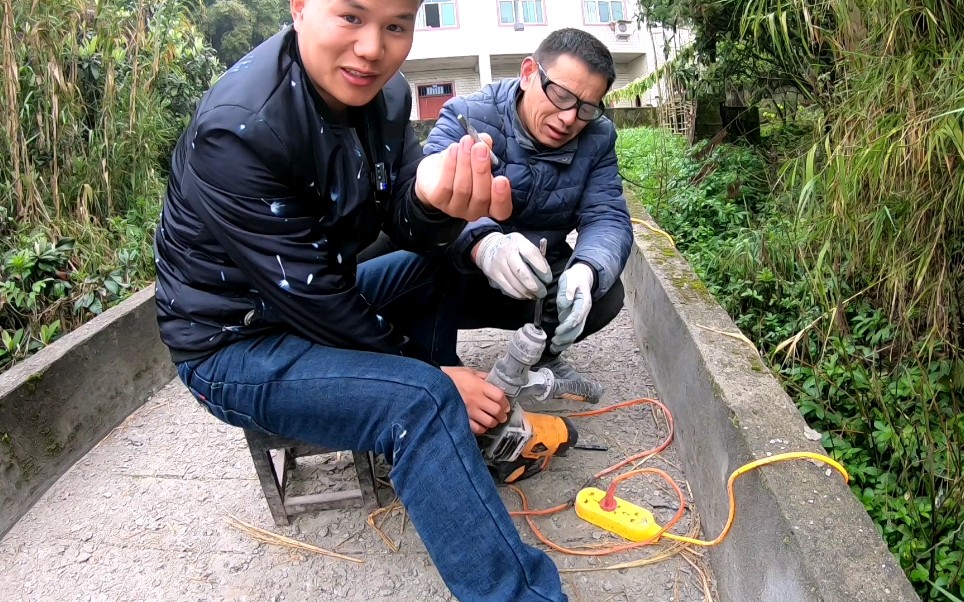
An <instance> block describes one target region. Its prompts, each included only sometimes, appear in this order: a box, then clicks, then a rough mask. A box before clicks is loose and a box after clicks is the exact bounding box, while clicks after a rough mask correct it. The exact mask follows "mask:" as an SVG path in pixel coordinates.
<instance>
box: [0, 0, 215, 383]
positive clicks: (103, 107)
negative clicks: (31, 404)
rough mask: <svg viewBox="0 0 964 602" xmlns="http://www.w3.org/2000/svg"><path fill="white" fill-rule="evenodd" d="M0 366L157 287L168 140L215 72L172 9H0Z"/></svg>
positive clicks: (135, 1)
mask: <svg viewBox="0 0 964 602" xmlns="http://www.w3.org/2000/svg"><path fill="white" fill-rule="evenodd" d="M0 2H2V5H3V13H2V15H3V19H2V22H0V48H2V52H0V66H2V71H0V121H2V128H0V144H2V146H3V148H5V149H9V151H8V152H6V153H4V154H2V155H0V257H2V259H0V342H2V346H0V367H4V366H6V365H9V363H10V362H13V361H16V360H17V359H20V358H22V357H24V356H25V355H27V354H28V353H29V352H31V351H33V350H35V349H37V348H39V347H42V346H44V345H46V344H48V343H49V342H51V341H52V340H53V339H55V338H56V337H57V336H58V335H59V334H60V333H62V332H66V331H68V330H70V329H71V328H72V327H73V326H75V325H76V324H79V323H81V322H82V321H84V320H85V319H87V318H88V317H89V316H91V315H96V314H98V313H100V312H101V311H103V310H104V309H105V308H106V307H108V306H109V305H111V304H113V303H116V302H117V301H118V300H120V299H122V298H123V297H124V296H125V295H127V294H128V293H129V292H130V291H132V290H135V289H137V288H139V287H142V286H144V285H145V284H146V283H147V282H149V281H150V280H152V279H153V259H152V257H153V255H152V251H151V236H152V233H153V230H154V225H155V224H156V221H157V217H158V212H159V211H160V198H161V194H162V193H163V189H164V185H165V180H166V173H165V169H166V168H165V166H166V165H167V162H168V160H169V159H168V158H169V156H170V152H171V150H172V148H173V143H174V142H175V140H176V137H177V136H178V135H179V133H180V131H181V129H182V128H183V126H184V124H185V123H186V120H187V118H188V117H189V114H190V112H192V111H193V109H194V107H195V104H196V102H197V99H198V98H200V95H201V93H202V92H203V91H204V90H205V89H206V88H207V87H208V85H209V84H210V83H211V81H212V80H213V79H214V77H215V75H216V74H217V73H218V72H219V71H220V64H219V62H218V61H217V58H216V57H215V55H214V52H213V50H212V49H211V48H210V47H209V46H208V45H207V43H206V42H205V41H204V38H203V36H202V35H201V32H200V30H199V29H198V28H197V27H195V25H194V24H193V22H192V21H191V18H192V15H193V14H195V13H196V12H197V11H198V10H199V7H198V6H195V5H191V4H189V3H188V2H185V1H181V0H165V1H162V2H152V3H147V2H145V1H144V0H114V1H106V0H102V1H100V2H97V3H93V4H91V3H87V2H74V1H71V0H46V1H45V2H12V1H11V0H0Z"/></svg>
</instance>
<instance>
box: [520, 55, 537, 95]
mask: <svg viewBox="0 0 964 602" xmlns="http://www.w3.org/2000/svg"><path fill="white" fill-rule="evenodd" d="M538 74H539V63H537V62H536V59H534V58H533V57H531V56H527V57H526V58H524V59H522V66H521V67H520V68H519V77H520V78H521V81H520V82H519V87H520V88H522V89H523V90H528V89H529V84H530V83H531V82H532V81H533V76H536V75H538Z"/></svg>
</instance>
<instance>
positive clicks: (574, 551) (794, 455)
mask: <svg viewBox="0 0 964 602" xmlns="http://www.w3.org/2000/svg"><path fill="white" fill-rule="evenodd" d="M642 404H652V405H655V406H657V407H659V409H660V410H662V412H663V415H664V416H665V417H666V423H667V425H668V431H669V432H668V433H667V435H666V438H665V439H664V440H663V442H662V443H660V444H659V445H657V446H656V447H654V448H652V449H649V450H646V451H644V452H641V453H638V454H635V455H633V456H630V457H629V458H626V459H625V460H621V461H620V462H617V463H616V464H613V465H612V466H610V467H608V468H605V469H603V470H601V471H599V472H597V473H596V474H594V475H593V476H592V478H590V479H589V481H587V482H586V483H585V484H584V485H583V488H585V487H589V486H591V485H592V484H593V483H595V482H596V481H598V480H599V479H601V478H603V477H604V476H606V475H609V474H612V473H613V472H616V471H617V470H619V469H620V468H622V467H623V466H626V465H627V464H630V463H633V462H645V461H646V460H648V459H650V458H651V457H653V456H655V455H656V454H658V453H660V452H662V451H663V450H664V449H666V448H667V447H669V444H670V443H671V442H672V441H673V435H674V432H675V428H674V424H673V414H672V413H671V412H670V411H669V409H668V408H667V407H666V406H665V405H663V404H662V403H661V402H660V401H658V400H656V399H651V398H649V397H641V398H639V399H633V400H630V401H624V402H622V403H617V404H614V405H611V406H607V407H605V408H600V409H598V410H589V411H586V412H575V413H572V414H567V415H566V416H567V417H568V418H586V417H589V416H599V415H600V414H606V413H608V412H612V411H615V410H619V409H622V408H628V407H632V406H637V405H642ZM797 459H811V460H816V461H818V462H823V463H825V464H827V465H829V466H831V467H832V468H834V469H835V470H836V471H837V472H839V473H840V474H841V475H842V476H843V478H844V481H845V482H847V481H849V480H850V475H848V474H847V471H846V469H845V468H844V467H843V466H841V465H840V464H839V463H838V462H836V461H835V460H833V459H832V458H829V457H827V456H824V455H821V454H815V453H811V452H788V453H784V454H777V455H775V456H771V457H769V458H764V459H762V460H756V461H754V462H750V463H748V464H745V465H743V466H741V467H740V468H738V469H736V470H734V471H733V472H732V473H731V474H730V477H729V479H727V482H726V491H727V495H728V496H729V507H730V510H729V515H728V517H727V520H726V524H725V525H724V527H723V531H722V532H721V533H720V535H719V536H718V537H716V538H715V539H713V540H710V541H705V540H701V539H693V538H690V537H684V536H682V535H677V534H675V533H669V530H670V529H672V528H673V527H674V526H676V523H678V522H679V520H680V519H681V518H682V517H683V514H684V512H685V511H686V499H685V497H684V496H683V491H682V489H680V487H679V485H677V484H676V481H674V480H673V478H672V477H671V476H670V475H668V474H666V472H664V471H662V470H660V469H658V468H640V469H636V470H631V471H629V472H627V473H623V474H621V475H618V476H616V477H615V478H613V480H612V483H610V484H609V487H608V488H607V490H606V498H608V499H612V498H613V496H614V495H615V493H616V486H617V485H618V484H619V483H621V482H623V481H625V480H627V479H630V478H632V477H635V476H639V475H642V474H655V475H657V476H659V477H662V478H663V480H665V481H666V482H667V483H669V485H670V486H671V487H672V488H673V490H674V491H675V492H676V496H677V498H678V499H679V510H677V511H676V515H675V516H673V518H672V520H670V521H669V522H668V523H666V525H665V526H663V528H662V529H660V530H659V532H658V533H656V535H654V536H653V537H652V538H650V539H647V540H646V541H639V542H632V543H626V544H620V545H606V544H601V545H599V544H597V545H586V546H580V547H578V548H567V547H564V546H561V545H559V544H557V543H555V542H553V541H551V540H550V539H549V538H548V537H546V536H545V535H543V534H542V532H541V531H540V530H539V528H538V527H537V526H536V524H535V521H534V520H533V517H536V516H549V515H552V514H556V513H558V512H562V511H563V510H566V509H567V508H569V507H571V506H573V505H574V504H575V495H573V498H572V499H571V500H569V501H568V502H566V503H564V504H559V505H558V506H553V507H552V508H547V509H545V510H531V509H530V508H529V500H528V498H527V497H526V495H525V493H524V492H523V491H522V490H521V489H519V488H518V487H517V486H515V485H509V489H511V490H512V491H514V492H515V493H516V494H517V495H518V496H519V498H520V500H521V502H522V510H517V511H514V512H510V513H509V514H510V515H511V516H522V517H524V518H525V519H526V522H527V523H528V524H529V528H530V529H532V532H533V533H534V534H535V536H536V537H537V538H538V539H539V541H541V542H542V543H543V544H545V545H546V546H548V547H549V548H551V549H553V550H556V551H557V552H562V553H563V554H570V555H573V556H606V555H609V554H617V553H620V552H626V551H628V550H635V549H637V548H642V547H644V546H649V545H653V544H655V543H657V542H658V541H659V540H660V538H662V537H665V538H667V539H672V540H675V541H679V542H681V543H684V544H690V545H696V546H713V545H716V544H718V543H720V542H721V541H723V539H724V538H726V535H727V534H728V533H729V532H730V528H731V527H732V526H733V522H734V521H735V520H736V496H735V493H734V491H733V484H734V483H735V482H736V479H738V478H739V477H741V476H743V475H744V474H746V473H747V472H749V471H751V470H753V469H755V468H759V467H761V466H765V465H767V464H773V463H776V462H786V461H788V460H797Z"/></svg>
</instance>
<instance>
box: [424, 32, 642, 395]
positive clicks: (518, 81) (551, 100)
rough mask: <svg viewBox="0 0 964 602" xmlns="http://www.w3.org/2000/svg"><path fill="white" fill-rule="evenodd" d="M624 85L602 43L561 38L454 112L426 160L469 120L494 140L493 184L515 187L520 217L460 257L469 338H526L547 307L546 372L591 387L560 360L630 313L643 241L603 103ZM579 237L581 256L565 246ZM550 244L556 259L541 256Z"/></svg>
mask: <svg viewBox="0 0 964 602" xmlns="http://www.w3.org/2000/svg"><path fill="white" fill-rule="evenodd" d="M615 77H616V73H615V67H614V64H613V59H612V55H611V54H610V52H609V50H608V49H607V48H606V46H605V45H604V44H603V43H602V42H600V41H599V40H598V39H596V38H595V37H593V36H592V35H591V34H589V33H586V32H584V31H581V30H577V29H562V30H559V31H556V32H553V33H551V34H550V35H549V36H548V37H547V38H546V39H545V40H544V41H543V42H542V44H540V45H539V48H538V49H537V50H536V52H535V54H533V55H532V56H529V57H526V58H525V59H524V60H523V61H522V66H521V73H520V77H518V78H515V79H506V80H502V81H501V82H497V83H494V84H491V85H489V86H486V87H485V88H484V89H483V90H482V91H480V92H478V93H476V94H472V95H470V96H467V97H464V98H459V97H457V98H453V99H452V100H450V101H448V102H447V103H446V104H445V106H444V107H443V109H442V111H441V114H440V115H439V119H438V123H437V124H436V126H435V128H434V129H433V130H432V132H431V133H430V134H429V137H428V142H427V144H426V145H425V153H426V154H433V153H439V152H442V151H444V150H445V149H446V148H448V146H449V145H450V144H452V143H453V142H457V141H458V140H459V139H460V138H461V137H462V136H464V135H465V129H464V128H463V126H462V125H460V123H459V120H458V117H459V115H462V116H464V117H465V118H467V119H468V122H469V124H470V125H471V126H474V128H475V129H477V130H478V131H479V132H480V133H485V134H488V135H489V136H491V137H492V140H493V145H492V150H493V152H494V154H495V155H496V157H497V166H496V167H495V169H494V172H493V173H496V174H498V175H504V176H506V177H508V179H509V182H510V183H511V184H512V204H513V209H512V215H511V217H509V218H508V219H507V220H504V221H496V220H493V219H490V218H482V219H480V220H477V221H475V222H471V223H469V224H468V225H467V226H466V228H465V229H464V230H463V232H462V234H461V235H460V236H459V237H458V239H457V240H456V242H455V243H453V245H452V246H451V247H450V253H451V254H452V258H453V261H454V263H455V265H456V266H457V267H458V268H459V269H460V270H461V271H462V272H464V273H466V274H467V275H468V276H467V281H468V282H467V291H466V294H465V297H464V301H463V303H462V304H461V306H460V310H459V312H460V316H459V327H460V328H464V329H468V328H484V327H490V328H504V329H515V328H518V327H520V326H522V325H523V324H525V323H526V322H528V321H531V320H532V317H533V300H534V299H540V300H541V299H542V298H543V297H545V298H546V301H545V309H544V314H543V321H542V327H543V328H544V329H545V331H546V334H547V335H548V336H549V339H550V344H549V345H548V346H547V347H548V348H547V350H546V352H545V354H544V356H543V358H542V360H541V361H540V363H539V364H537V367H542V366H545V367H548V368H549V369H550V370H552V372H553V373H554V375H555V376H556V377H557V378H567V379H572V378H582V376H581V375H580V374H579V373H578V372H577V371H576V370H575V369H574V368H573V367H572V366H570V365H569V364H568V362H566V361H565V360H563V359H562V358H561V357H560V354H561V353H562V352H563V351H564V350H565V349H566V348H567V347H569V346H570V345H571V344H572V343H574V342H576V341H578V340H581V339H582V338H585V337H586V336H588V335H590V334H592V333H594V332H596V331H598V330H600V329H601V328H603V327H604V326H605V325H606V324H608V323H609V322H610V321H611V320H612V319H613V318H614V317H615V316H616V314H618V313H619V310H620V309H621V308H622V305H623V287H622V284H621V283H620V281H619V276H620V274H621V272H622V270H623V267H624V266H625V264H626V259H627V258H628V256H629V251H630V248H631V246H632V240H633V234H632V226H631V224H630V218H629V211H628V210H627V207H626V199H625V198H624V197H623V188H622V181H621V180H620V177H619V174H618V171H617V165H616V150H615V143H616V130H615V128H614V127H613V124H612V122H610V121H609V120H608V119H606V118H604V117H603V114H604V108H603V103H602V99H603V96H605V94H606V93H607V92H608V91H609V88H610V87H611V86H612V83H613V80H614V79H615ZM573 229H575V230H576V232H577V233H578V238H577V241H576V244H575V249H573V248H572V247H570V246H569V244H568V243H567V242H566V236H567V235H568V234H569V233H570V232H571V231H572V230H573ZM542 238H545V239H546V240H547V242H548V246H547V252H546V256H545V258H543V257H542V255H541V253H540V251H539V249H538V244H539V240H540V239H542Z"/></svg>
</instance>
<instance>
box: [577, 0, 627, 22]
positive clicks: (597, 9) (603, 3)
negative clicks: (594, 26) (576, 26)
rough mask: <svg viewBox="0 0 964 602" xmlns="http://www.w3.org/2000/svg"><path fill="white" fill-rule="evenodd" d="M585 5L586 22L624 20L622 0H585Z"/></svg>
mask: <svg viewBox="0 0 964 602" xmlns="http://www.w3.org/2000/svg"><path fill="white" fill-rule="evenodd" d="M583 6H584V8H585V11H586V23H612V22H613V21H622V20H623V19H625V18H626V17H624V16H623V2H622V0H612V1H610V0H585V2H584V3H583Z"/></svg>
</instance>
